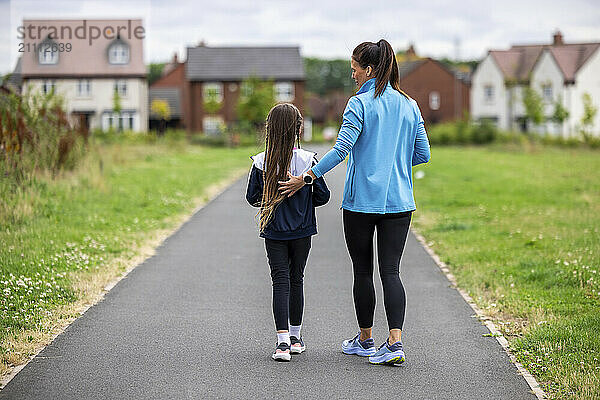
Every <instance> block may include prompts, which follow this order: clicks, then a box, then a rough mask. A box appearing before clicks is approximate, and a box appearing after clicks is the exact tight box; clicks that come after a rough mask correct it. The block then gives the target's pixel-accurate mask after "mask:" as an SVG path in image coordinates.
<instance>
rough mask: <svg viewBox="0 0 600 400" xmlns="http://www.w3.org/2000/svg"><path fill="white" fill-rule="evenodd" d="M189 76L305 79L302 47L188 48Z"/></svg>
mask: <svg viewBox="0 0 600 400" xmlns="http://www.w3.org/2000/svg"><path fill="white" fill-rule="evenodd" d="M187 50H188V53H187V62H186V78H187V79H189V80H192V81H210V80H216V81H233V80H242V79H245V78H247V77H249V76H251V75H256V76H257V77H259V78H263V79H275V80H281V79H288V80H303V79H304V76H305V75H304V63H303V60H302V57H301V56H300V48H299V47H296V46H293V47H207V46H198V47H188V49H187Z"/></svg>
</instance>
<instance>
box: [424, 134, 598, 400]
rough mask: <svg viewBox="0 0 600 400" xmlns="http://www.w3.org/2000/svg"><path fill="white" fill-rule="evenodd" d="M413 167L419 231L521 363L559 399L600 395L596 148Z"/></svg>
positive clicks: (478, 153)
mask: <svg viewBox="0 0 600 400" xmlns="http://www.w3.org/2000/svg"><path fill="white" fill-rule="evenodd" d="M416 171H422V172H423V173H424V176H423V177H422V178H420V179H415V196H416V199H417V202H418V208H419V210H418V212H417V213H416V215H415V217H416V218H415V224H414V225H415V228H416V229H417V230H418V231H419V232H420V233H421V234H422V235H423V236H425V238H426V239H427V241H428V244H429V245H430V246H431V247H432V248H433V249H434V250H435V252H436V253H437V254H438V255H439V256H440V258H441V259H442V260H443V261H444V262H445V263H446V264H448V265H449V266H450V268H451V270H452V273H453V274H454V275H455V277H456V279H457V282H458V285H459V286H460V287H461V288H463V289H465V290H466V291H467V292H468V293H469V294H470V295H471V297H472V298H473V299H474V300H475V301H476V302H477V303H478V304H479V306H480V307H481V308H482V310H483V311H484V312H486V313H487V314H488V316H489V317H491V318H492V319H493V320H494V323H495V324H496V325H497V326H498V328H499V329H500V330H501V331H502V332H503V334H504V335H505V336H506V337H507V338H508V339H509V342H510V345H511V349H512V351H513V353H514V354H515V355H516V356H517V359H518V360H519V361H520V362H522V363H523V364H524V366H525V367H526V368H527V369H528V370H529V371H530V372H531V373H532V374H533V375H534V376H535V377H536V379H537V380H538V381H539V382H540V384H541V386H542V387H543V388H544V390H545V391H546V392H547V393H548V394H549V395H550V397H551V398H560V399H563V398H574V399H598V398H600V354H599V352H600V276H598V275H600V233H599V229H600V228H599V227H600V173H599V172H598V171H600V157H599V156H598V152H594V151H590V150H585V149H557V148H548V147H544V146H534V147H530V148H520V147H519V148H509V147H506V146H490V147H480V148H477V147H463V148H456V147H448V148H437V149H436V148H434V149H433V150H432V160H431V162H430V163H429V164H428V165H425V166H422V167H419V168H416ZM420 175H421V172H415V177H419V176H420Z"/></svg>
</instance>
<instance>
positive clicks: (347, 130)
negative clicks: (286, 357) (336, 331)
mask: <svg viewBox="0 0 600 400" xmlns="http://www.w3.org/2000/svg"><path fill="white" fill-rule="evenodd" d="M351 67H352V78H353V79H354V81H355V82H356V84H357V86H358V87H359V90H358V92H357V93H356V95H354V96H352V97H351V98H350V100H348V104H347V105H346V109H345V110H344V115H343V121H342V126H341V128H340V131H339V133H338V137H337V140H336V142H335V145H334V146H333V148H332V149H331V150H330V151H329V152H328V153H327V154H325V156H323V158H322V159H321V161H320V162H319V163H317V164H316V165H315V166H313V167H312V168H311V169H310V170H309V171H307V172H306V173H304V174H302V175H301V176H293V175H292V174H289V175H288V177H289V180H288V181H285V182H280V190H281V191H282V193H284V194H287V195H288V196H292V195H293V194H294V193H295V192H296V191H297V190H299V189H301V188H302V187H303V186H304V185H305V184H307V183H310V182H311V181H312V180H313V179H317V178H320V177H322V176H323V175H324V174H325V173H326V172H327V171H329V170H331V169H332V168H333V167H335V166H336V165H338V164H339V163H340V162H342V160H344V159H345V158H346V156H348V166H347V169H346V181H345V184H344V197H343V201H342V208H343V222H344V235H345V238H346V245H347V247H348V252H349V253H350V258H351V259H352V264H353V270H354V287H353V295H354V305H355V310H356V317H357V320H358V325H359V328H360V333H359V334H358V335H356V336H355V337H354V338H353V339H350V340H345V341H344V342H343V343H342V351H343V352H344V353H346V354H357V355H360V356H369V361H370V362H371V363H373V364H399V363H402V362H404V360H405V355H404V350H403V348H402V342H401V333H402V326H403V324H404V314H405V308H406V297H405V292H404V286H403V285H402V281H401V280H400V275H399V266H400V258H401V256H402V252H403V250H404V245H405V243H406V237H407V235H408V229H409V225H410V220H411V215H412V212H413V211H414V210H415V208H416V207H415V201H414V197H413V190H412V167H413V166H415V165H418V164H422V163H426V162H428V161H429V158H430V153H429V141H428V139H427V134H426V133H425V127H424V123H423V118H422V116H421V112H420V110H419V107H418V105H417V103H416V102H415V101H414V100H413V99H411V98H410V97H409V96H408V95H406V94H405V93H404V92H403V91H402V90H401V89H400V85H399V83H400V82H399V76H398V66H397V64H396V57H395V55H394V51H393V49H392V46H391V45H390V44H389V43H388V42H387V41H386V40H383V39H382V40H380V41H379V42H377V43H372V42H364V43H361V44H360V45H358V46H357V47H356V48H355V49H354V51H353V53H352V58H351ZM375 229H377V254H378V256H379V274H380V276H381V282H382V285H383V293H384V304H385V311H386V316H387V321H388V328H389V331H390V333H389V337H388V339H387V340H386V341H385V343H383V344H382V345H381V346H380V347H379V348H377V349H376V348H375V345H374V341H373V338H372V332H371V330H372V327H373V314H374V312H375V288H374V286H373V234H374V231H375Z"/></svg>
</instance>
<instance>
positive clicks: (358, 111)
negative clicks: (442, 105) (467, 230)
mask: <svg viewBox="0 0 600 400" xmlns="http://www.w3.org/2000/svg"><path fill="white" fill-rule="evenodd" d="M348 153H349V154H350V157H349V158H348V167H347V170H346V182H345V184H344V199H343V201H342V208H344V209H346V210H350V211H357V212H364V213H378V214H386V213H396V212H403V211H413V210H415V208H416V207H415V200H414V197H413V185H412V167H413V166H415V165H418V164H422V163H426V162H428V161H429V158H430V152H429V140H428V139H427V134H426V133H425V127H424V123H423V117H422V116H421V111H420V110H419V107H418V105H417V102H416V101H414V100H413V99H411V98H408V97H406V96H404V95H403V94H402V93H400V92H398V91H397V90H395V89H394V88H392V85H391V84H390V83H388V84H387V87H386V88H385V90H384V91H383V93H382V94H381V96H378V97H375V78H373V79H369V80H368V81H366V82H365V83H364V84H363V85H362V86H361V87H360V89H359V90H358V92H357V93H356V95H354V96H352V97H351V98H350V100H348V104H347V105H346V109H345V110H344V115H343V121H342V126H341V128H340V132H339V133H338V137H337V140H336V142H335V145H334V146H333V148H332V149H331V150H329V151H328V152H327V154H325V155H324V156H323V158H322V159H321V161H320V162H319V163H318V164H317V165H315V166H314V167H312V171H313V173H314V174H315V176H317V177H321V176H323V174H325V173H326V172H327V171H329V170H330V169H332V168H333V167H335V166H336V165H337V164H339V163H340V162H342V161H343V160H344V159H345V158H346V156H347V155H348Z"/></svg>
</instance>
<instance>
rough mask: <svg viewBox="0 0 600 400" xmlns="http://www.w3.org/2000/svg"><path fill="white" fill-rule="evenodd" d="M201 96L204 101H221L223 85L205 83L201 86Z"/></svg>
mask: <svg viewBox="0 0 600 400" xmlns="http://www.w3.org/2000/svg"><path fill="white" fill-rule="evenodd" d="M202 96H203V97H204V101H215V102H217V103H220V102H222V101H223V84H222V83H219V82H207V83H205V84H204V85H202Z"/></svg>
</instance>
